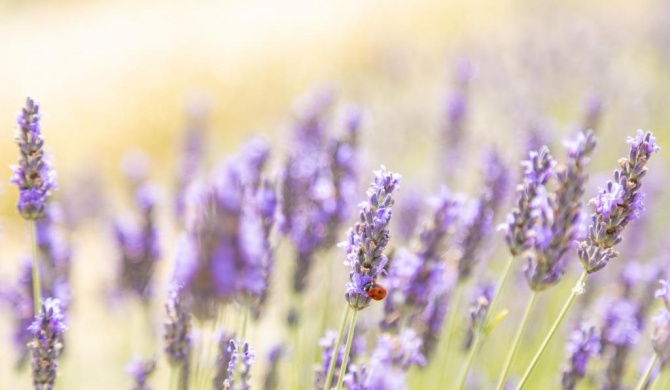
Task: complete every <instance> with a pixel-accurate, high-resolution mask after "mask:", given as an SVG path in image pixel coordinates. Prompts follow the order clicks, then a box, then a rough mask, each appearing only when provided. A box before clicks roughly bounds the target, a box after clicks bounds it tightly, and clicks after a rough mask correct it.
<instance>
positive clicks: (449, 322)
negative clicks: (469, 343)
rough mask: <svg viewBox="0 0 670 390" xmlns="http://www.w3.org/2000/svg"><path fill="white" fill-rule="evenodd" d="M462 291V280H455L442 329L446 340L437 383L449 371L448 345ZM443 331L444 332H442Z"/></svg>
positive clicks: (443, 378)
mask: <svg viewBox="0 0 670 390" xmlns="http://www.w3.org/2000/svg"><path fill="white" fill-rule="evenodd" d="M462 292H463V282H460V281H459V282H457V283H456V287H454V293H453V294H452V296H451V304H450V306H451V308H450V310H449V317H448V318H447V327H446V329H444V330H445V331H446V334H445V335H444V336H445V338H446V342H445V344H444V347H443V348H442V351H444V352H443V353H444V361H443V363H442V364H441V365H440V366H441V367H442V368H443V369H442V374H441V375H440V382H439V383H444V381H445V376H446V375H447V372H448V371H449V370H448V369H447V367H449V347H450V345H451V334H452V333H453V332H454V327H455V326H456V312H457V311H458V310H457V309H458V303H459V302H460V300H461V293H462ZM443 333H444V332H443Z"/></svg>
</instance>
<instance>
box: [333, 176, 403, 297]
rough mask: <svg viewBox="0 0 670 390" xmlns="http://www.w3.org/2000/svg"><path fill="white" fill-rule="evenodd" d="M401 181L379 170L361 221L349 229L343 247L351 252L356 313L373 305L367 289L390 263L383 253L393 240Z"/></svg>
mask: <svg viewBox="0 0 670 390" xmlns="http://www.w3.org/2000/svg"><path fill="white" fill-rule="evenodd" d="M399 182H400V176H399V175H397V174H394V173H392V172H387V171H386V168H385V167H384V166H382V168H381V169H380V170H378V171H375V180H374V182H373V183H372V184H371V185H370V188H369V189H368V191H367V194H368V201H366V202H363V203H361V205H360V208H361V213H360V221H359V222H358V223H356V225H355V226H354V227H353V228H352V229H349V232H348V239H347V241H345V242H343V243H341V244H340V245H341V246H344V247H345V248H346V251H347V260H346V261H345V265H348V266H350V267H351V272H350V273H349V280H350V282H349V283H347V291H346V293H345V298H346V300H347V302H348V303H349V306H351V307H352V308H353V309H355V310H361V309H364V308H366V307H367V306H368V305H369V304H370V299H371V298H370V297H369V296H368V293H367V290H366V287H367V286H369V285H370V283H372V281H373V280H375V278H377V277H378V276H379V274H380V273H381V272H382V270H383V269H384V266H385V265H386V262H387V261H388V259H387V257H386V256H385V255H384V253H383V252H384V249H385V248H386V245H387V244H388V242H389V238H390V234H389V228H388V227H389V223H390V222H391V215H392V210H391V208H392V206H393V192H394V191H395V190H396V189H397V188H398V185H399Z"/></svg>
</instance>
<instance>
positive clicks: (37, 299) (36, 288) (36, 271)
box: [30, 220, 42, 316]
mask: <svg viewBox="0 0 670 390" xmlns="http://www.w3.org/2000/svg"><path fill="white" fill-rule="evenodd" d="M36 237H37V221H35V220H32V221H30V245H31V246H32V250H33V307H34V308H35V316H37V315H39V314H40V309H41V307H42V303H41V302H42V289H41V287H40V267H39V258H38V257H37V238H36Z"/></svg>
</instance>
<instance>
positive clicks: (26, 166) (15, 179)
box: [11, 98, 56, 220]
mask: <svg viewBox="0 0 670 390" xmlns="http://www.w3.org/2000/svg"><path fill="white" fill-rule="evenodd" d="M40 119H41V115H40V106H39V104H37V103H36V102H35V101H34V100H33V99H31V98H28V99H27V100H26V105H25V107H24V108H23V110H22V111H21V113H20V114H19V115H18V118H17V120H16V125H17V127H16V144H17V145H18V146H19V152H20V154H21V157H20V158H19V163H18V165H14V166H12V167H11V168H12V171H13V174H12V178H11V182H12V183H13V184H16V186H17V187H18V188H19V201H18V203H17V205H16V206H17V208H18V210H19V214H21V216H22V217H23V218H25V219H27V220H39V219H42V218H43V217H44V215H45V213H46V207H47V206H46V200H47V197H48V196H49V194H50V192H51V190H52V189H54V188H55V187H56V173H55V172H54V171H53V170H52V169H51V167H50V164H49V162H48V161H47V160H46V159H45V157H44V150H43V146H44V140H43V139H42V130H41V126H40Z"/></svg>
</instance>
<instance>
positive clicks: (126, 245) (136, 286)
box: [115, 183, 160, 301]
mask: <svg viewBox="0 0 670 390" xmlns="http://www.w3.org/2000/svg"><path fill="white" fill-rule="evenodd" d="M135 198H136V202H137V206H138V208H139V211H140V219H141V222H140V223H139V224H137V225H131V224H124V223H120V222H117V223H116V226H115V237H116V241H117V245H118V247H119V251H120V252H121V264H120V269H119V285H120V287H121V288H123V289H126V290H128V291H131V292H134V293H135V294H137V295H138V296H139V297H140V298H141V299H142V300H144V301H148V300H150V299H151V294H152V279H153V275H154V270H155V268H156V262H158V260H159V259H160V246H159V243H158V232H157V229H156V221H155V219H156V212H155V208H156V198H157V190H156V188H155V187H153V186H152V185H150V184H147V183H145V184H142V185H140V186H139V187H138V188H137V189H136V194H135Z"/></svg>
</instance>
